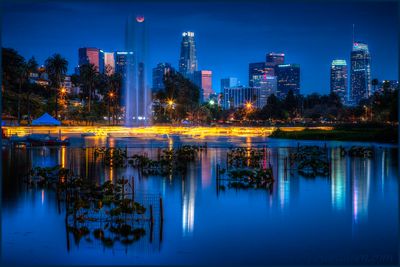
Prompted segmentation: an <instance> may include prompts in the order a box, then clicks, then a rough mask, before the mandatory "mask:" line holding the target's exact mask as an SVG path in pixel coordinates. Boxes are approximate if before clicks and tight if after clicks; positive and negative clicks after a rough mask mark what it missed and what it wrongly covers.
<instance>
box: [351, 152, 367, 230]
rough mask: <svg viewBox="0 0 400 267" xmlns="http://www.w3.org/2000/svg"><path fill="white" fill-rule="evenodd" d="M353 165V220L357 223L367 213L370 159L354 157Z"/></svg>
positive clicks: (364, 217) (363, 218)
mask: <svg viewBox="0 0 400 267" xmlns="http://www.w3.org/2000/svg"><path fill="white" fill-rule="evenodd" d="M355 162H357V163H358V164H357V165H353V168H354V169H353V222H354V223H356V224H357V223H359V222H360V220H365V219H366V217H367V215H368V204H369V193H370V181H371V159H356V160H355Z"/></svg>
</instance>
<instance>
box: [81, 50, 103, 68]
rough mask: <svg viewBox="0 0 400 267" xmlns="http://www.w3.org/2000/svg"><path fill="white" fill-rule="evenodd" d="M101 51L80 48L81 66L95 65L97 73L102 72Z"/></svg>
mask: <svg viewBox="0 0 400 267" xmlns="http://www.w3.org/2000/svg"><path fill="white" fill-rule="evenodd" d="M100 59H101V55H100V49H98V48H93V47H83V48H79V66H82V65H84V64H93V65H94V66H95V67H96V69H97V71H100V70H101V68H100V67H101V66H100V65H102V64H100Z"/></svg>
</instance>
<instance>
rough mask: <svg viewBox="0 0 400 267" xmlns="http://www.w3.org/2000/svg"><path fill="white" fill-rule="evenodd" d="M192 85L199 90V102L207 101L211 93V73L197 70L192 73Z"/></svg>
mask: <svg viewBox="0 0 400 267" xmlns="http://www.w3.org/2000/svg"><path fill="white" fill-rule="evenodd" d="M194 83H195V84H196V85H197V86H198V87H199V88H200V89H201V101H202V102H205V101H208V100H209V98H210V95H211V94H212V93H213V89H212V71H211V70H199V71H195V72H194Z"/></svg>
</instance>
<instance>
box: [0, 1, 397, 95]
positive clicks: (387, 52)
mask: <svg viewBox="0 0 400 267" xmlns="http://www.w3.org/2000/svg"><path fill="white" fill-rule="evenodd" d="M157 5H160V7H161V6H163V5H164V4H161V3H157ZM176 5H178V3H171V4H169V6H170V7H169V8H168V9H167V10H169V12H170V13H171V15H176V16H172V18H171V17H170V18H169V19H167V23H160V21H162V20H165V19H166V18H168V16H167V12H166V11H160V10H159V9H157V10H152V9H151V8H150V7H149V5H147V4H141V3H129V4H128V3H116V4H111V6H110V7H108V8H107V10H110V14H108V15H107V14H106V13H104V10H105V8H106V6H108V5H104V3H99V4H98V5H97V4H96V7H95V8H93V9H92V10H91V12H89V13H87V16H84V14H83V13H85V12H83V11H85V10H86V11H87V9H88V8H90V7H94V6H93V3H92V4H90V3H86V4H82V3H78V2H77V3H70V4H67V3H61V2H58V3H30V4H29V3H27V4H24V5H23V6H22V5H21V6H20V5H18V4H3V7H4V8H3V10H4V17H3V21H4V23H3V47H11V48H14V49H16V50H18V51H19V52H20V53H21V54H22V55H23V56H25V57H26V58H30V57H31V56H35V58H36V59H37V60H38V62H39V63H40V64H42V63H43V62H44V60H45V59H46V58H47V57H48V56H50V55H52V54H54V53H60V54H61V55H63V56H65V57H66V58H67V60H68V61H69V63H70V64H69V71H68V72H69V73H73V72H74V68H75V67H76V65H77V63H78V58H77V56H76V53H77V50H78V49H79V48H81V47H97V48H99V49H102V50H104V51H124V49H123V44H124V42H123V37H124V34H123V31H124V21H125V20H126V17H127V14H125V13H124V12H125V11H124V12H121V10H120V8H118V7H122V6H130V7H137V8H136V9H134V10H137V11H138V12H137V13H141V14H144V16H145V17H146V21H147V22H148V30H149V37H150V38H149V39H150V42H149V44H150V47H149V50H150V57H149V68H154V67H155V66H156V65H157V64H158V63H160V62H168V63H171V64H172V66H173V67H174V68H176V69H178V61H179V50H180V42H181V36H182V33H183V32H185V31H192V32H194V33H195V36H196V50H197V59H198V69H199V70H201V69H209V70H211V71H212V72H213V80H212V84H214V85H215V86H214V87H213V89H214V91H216V92H220V88H219V84H220V80H221V79H222V78H225V77H237V78H238V79H239V81H240V83H241V84H243V85H247V84H248V81H247V77H248V64H249V63H251V62H260V61H264V60H265V56H266V54H267V53H269V52H276V53H284V54H285V61H287V62H289V63H294V64H299V65H300V66H301V70H302V71H301V81H300V84H301V91H300V93H301V94H310V93H313V92H318V93H320V94H327V93H329V92H330V75H329V72H330V64H331V62H332V60H334V59H336V58H340V59H345V60H346V61H348V62H350V52H351V49H352V24H355V28H356V30H355V32H356V34H355V36H356V37H355V39H356V40H360V41H362V42H365V43H366V44H368V46H369V48H370V53H371V58H372V62H371V74H372V75H371V78H378V79H379V80H397V79H398V77H397V73H398V66H397V58H398V51H397V47H398V45H397V38H396V37H397V33H396V31H395V29H394V28H393V27H392V28H393V29H391V27H387V25H389V24H391V23H393V22H395V23H396V22H397V14H396V10H397V9H396V8H393V7H396V5H395V3H388V4H383V5H382V4H377V3H376V4H375V3H362V5H361V6H357V5H356V4H355V3H350V4H347V3H346V4H343V3H341V4H338V3H328V4H323V5H322V4H316V5H315V4H313V5H307V4H304V3H303V4H301V3H290V4H288V3H286V4H284V3H283V4H277V3H257V4H254V5H251V6H246V5H242V4H237V5H233V6H230V7H227V9H226V10H225V11H229V12H228V13H229V14H223V16H222V17H221V16H219V17H218V18H217V17H215V16H214V15H215V14H216V13H218V11H221V10H222V8H223V7H224V5H223V4H221V3H217V4H212V6H213V7H214V8H212V9H210V10H206V6H207V5H205V4H199V3H188V4H186V3H179V5H180V6H187V7H191V8H190V9H188V11H187V13H186V14H180V15H179V14H178V15H177V14H176V13H177V11H176V10H174V7H176ZM30 6H36V7H39V8H38V10H39V11H38V12H36V13H34V14H28V12H29V11H30V10H31V9H30V8H29V7H30ZM293 6H297V7H299V10H298V12H293V11H291V10H292V9H294V8H290V7H293ZM111 7H115V11H113V9H112V8H111ZM285 8H288V10H287V12H286V13H285V14H281V20H278V21H277V22H275V23H273V22H271V21H273V19H271V18H273V16H275V15H274V14H273V13H274V12H272V11H273V10H274V9H275V10H276V9H285ZM289 8H290V10H289ZM160 9H162V8H160ZM46 10H47V11H53V12H54V13H52V14H53V15H51V14H50V15H49V14H45V13H43V12H44V11H46ZM75 10H79V12H78V14H77V17H76V18H75V19H73V20H72V19H71V20H69V21H68V23H67V24H68V25H70V26H68V25H66V24H65V22H64V23H62V22H61V21H59V20H58V19H55V22H54V23H53V24H54V26H55V25H56V26H57V27H59V28H60V30H61V32H63V36H69V34H68V33H70V32H71V31H72V29H70V28H73V25H74V24H75V23H76V22H77V21H79V22H80V24H81V25H82V27H81V28H82V30H79V31H77V30H76V29H75V32H76V33H75V35H76V36H77V37H76V38H75V37H74V38H68V39H65V38H64V40H58V39H57V38H56V36H57V35H58V34H59V33H54V34H53V33H51V34H50V37H48V36H45V35H42V36H40V37H41V38H36V39H34V38H30V36H32V32H31V31H32V30H31V28H30V27H27V29H26V30H25V29H24V27H23V26H24V25H25V24H26V23H27V20H29V19H30V20H32V19H33V20H32V22H31V23H30V24H32V26H31V27H34V26H35V24H36V23H40V22H41V21H42V20H44V19H45V18H49V16H50V17H54V16H55V14H58V16H59V15H60V14H69V13H68V12H72V11H75ZM262 10H268V11H270V12H267V13H268V14H269V13H271V14H270V16H269V18H270V22H269V23H267V24H263V26H262V27H261V26H260V27H259V28H258V29H257V28H256V29H254V27H253V28H252V31H251V32H250V33H251V34H252V35H253V36H254V35H255V37H251V38H250V37H248V36H247V38H246V34H247V35H249V34H250V33H246V30H248V29H249V28H251V25H260V24H254V23H255V22H257V21H258V22H259V23H260V22H263V20H264V19H263V18H262V16H259V15H260V14H261V13H262V12H261V11H262ZM316 10H330V12H331V13H334V12H335V11H338V10H342V11H343V10H347V11H349V12H350V15H341V17H340V20H335V23H333V22H329V23H328V22H327V21H328V19H327V18H326V19H325V18H323V17H322V16H321V15H318V14H314V13H315V12H312V13H310V12H311V11H316ZM117 11H119V12H117ZM114 12H117V13H118V14H114ZM379 12H386V14H387V15H386V16H385V17H382V18H381V19H380V20H373V21H370V22H368V17H369V16H370V15H373V14H376V13H379ZM16 13H17V14H19V15H21V14H28V15H27V16H25V17H24V18H23V19H19V20H18V21H16V20H15V18H13V14H14V15H15V14H16ZM50 13H51V12H50ZM96 14H100V15H101V16H102V17H103V18H104V17H105V16H110V18H111V17H113V16H114V17H113V18H115V20H113V21H112V22H110V21H109V24H110V25H108V26H107V27H104V25H103V24H102V23H101V22H100V21H97V20H96V21H95V22H96V23H95V22H90V18H91V17H93V16H94V15H96ZM246 14H247V15H249V14H251V16H247V17H246ZM288 14H292V15H293V16H294V17H293V16H292V19H288V18H289V16H288ZM341 14H343V13H342V12H341ZM220 15H222V13H221V14H220ZM196 16H197V18H196ZM349 16H350V17H351V18H350V19H349ZM243 17H246V18H247V19H246V21H243ZM34 18H35V19H34ZM301 18H304V19H301ZM318 18H319V20H320V21H321V22H319V23H318V25H317V24H315V21H316V20H317V19H318ZM336 18H337V17H336ZM222 20H223V21H222ZM296 20H298V21H296ZM107 21H108V20H107ZM201 22H202V23H201ZM232 22H233V23H234V24H233V25H232V26H231V27H224V26H226V25H227V23H232ZM297 22H298V23H297ZM296 23H297V24H299V25H296ZM89 24H90V25H92V26H93V24H98V25H97V26H96V27H95V28H93V31H92V32H90V34H87V31H86V29H87V27H88V25H89ZM200 24H201V25H200ZM203 24H204V25H203ZM210 24H211V25H212V26H213V28H212V29H209V30H206V28H207V27H210ZM90 25H89V26H90ZM294 25H296V26H294ZM385 25H386V26H385ZM50 26H52V25H50ZM235 29H237V30H236V32H238V31H239V30H240V32H239V33H240V34H237V36H236V35H234V30H235ZM17 30H18V32H21V31H22V32H21V34H20V33H19V34H18V35H16V34H15V32H16V31H17ZM221 30H222V31H221ZM25 31H27V32H28V33H27V34H24V32H25ZM85 33H86V35H88V36H85ZM105 33H107V35H106V34H105ZM335 34H336V35H335ZM338 34H339V35H338ZM82 35H84V36H82ZM265 35H266V36H265ZM213 37H214V38H213ZM22 39H24V40H26V39H30V40H32V42H26V41H25V42H22ZM49 39H51V42H50V43H49ZM221 39H223V40H221ZM307 39H309V40H307ZM33 40H34V41H33ZM381 40H385V42H382V41H381ZM45 41H47V44H46V45H44V44H43V42H45ZM161 41H162V42H161ZM255 41H256V42H255ZM257 41H258V42H257ZM61 42H62V44H61ZM160 43H161V44H162V46H161V47H160ZM391 44H392V45H391ZM310 45H313V46H314V45H316V46H317V48H318V49H315V47H311V46H310ZM315 70H318V72H315ZM148 78H149V79H150V77H148ZM150 83H151V82H150Z"/></svg>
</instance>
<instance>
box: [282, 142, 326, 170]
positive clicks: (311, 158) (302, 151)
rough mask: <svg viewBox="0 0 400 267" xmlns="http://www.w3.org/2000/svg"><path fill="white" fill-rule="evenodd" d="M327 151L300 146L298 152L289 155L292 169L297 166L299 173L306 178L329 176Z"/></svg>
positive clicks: (314, 147) (316, 147)
mask: <svg viewBox="0 0 400 267" xmlns="http://www.w3.org/2000/svg"><path fill="white" fill-rule="evenodd" d="M327 151H328V150H327V148H326V147H325V148H321V147H319V146H298V147H297V151H296V152H292V153H290V154H289V162H290V167H291V169H292V167H294V165H297V172H298V173H299V174H300V175H302V176H304V177H310V178H313V177H316V176H328V175H329V171H330V170H329V160H328V153H327ZM286 164H287V163H285V165H286Z"/></svg>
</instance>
